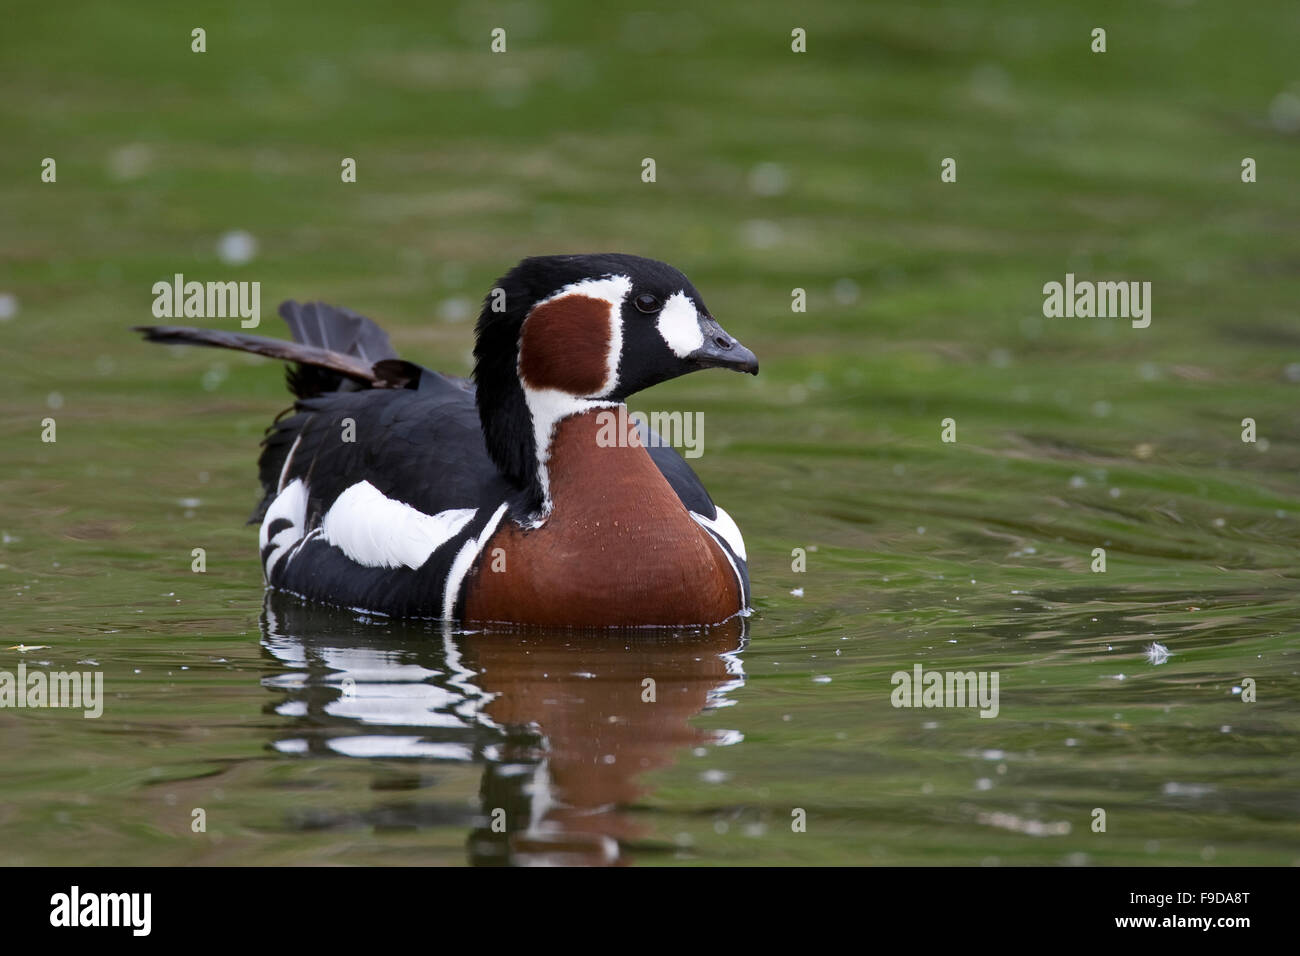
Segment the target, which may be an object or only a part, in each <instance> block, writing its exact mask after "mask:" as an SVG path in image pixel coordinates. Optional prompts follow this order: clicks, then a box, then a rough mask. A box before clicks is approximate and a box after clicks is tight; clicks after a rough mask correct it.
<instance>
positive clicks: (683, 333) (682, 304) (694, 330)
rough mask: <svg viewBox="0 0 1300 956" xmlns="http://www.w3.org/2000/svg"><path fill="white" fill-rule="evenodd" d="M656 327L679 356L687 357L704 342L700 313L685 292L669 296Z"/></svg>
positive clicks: (660, 312)
mask: <svg viewBox="0 0 1300 956" xmlns="http://www.w3.org/2000/svg"><path fill="white" fill-rule="evenodd" d="M655 328H657V329H658V330H659V335H660V336H661V337H662V338H663V340H664V341H665V342H667V343H668V347H669V348H670V349H672V350H673V354H674V355H676V356H677V357H678V358H686V356H688V355H690V354H691V353H692V352H694V351H695V350H696V349H698V348H699V347H700V346H701V345H703V344H704V332H703V330H702V329H701V328H700V314H699V313H698V312H697V311H695V303H693V302H692V301H691V300H690V299H688V298H686V293H684V292H675V293H673V294H672V295H671V296H669V297H668V301H667V302H665V303H664V307H663V308H662V309H661V310H660V311H659V321H658V322H656V323H655Z"/></svg>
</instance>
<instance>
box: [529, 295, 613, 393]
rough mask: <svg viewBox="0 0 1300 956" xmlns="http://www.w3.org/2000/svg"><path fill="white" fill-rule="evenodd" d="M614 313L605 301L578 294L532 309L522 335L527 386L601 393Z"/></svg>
mask: <svg viewBox="0 0 1300 956" xmlns="http://www.w3.org/2000/svg"><path fill="white" fill-rule="evenodd" d="M611 311H612V310H611V309H610V305H609V303H608V302H606V301H605V300H603V299H593V298H592V297H591V296H586V295H579V294H576V293H574V294H570V295H563V296H560V297H559V298H557V299H552V300H551V301H549V302H543V303H542V304H541V305H539V306H537V307H536V308H535V309H533V310H532V312H530V313H528V318H527V319H525V320H524V327H523V332H522V333H521V334H520V338H519V377H520V378H521V379H522V380H523V383H524V385H525V386H527V387H528V388H530V389H535V390H540V389H556V390H558V391H561V392H567V393H568V394H570V395H595V394H598V393H600V392H602V391H603V390H604V388H605V380H606V378H607V377H608V375H609V362H608V357H609V349H610V342H611V339H612V338H613V333H612V329H611V327H610V326H611V323H612V321H613V319H612V316H611Z"/></svg>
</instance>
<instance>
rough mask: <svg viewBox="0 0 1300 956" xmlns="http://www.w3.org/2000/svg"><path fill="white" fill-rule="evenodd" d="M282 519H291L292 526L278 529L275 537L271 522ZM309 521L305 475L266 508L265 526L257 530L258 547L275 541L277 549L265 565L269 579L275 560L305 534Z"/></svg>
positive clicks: (263, 524)
mask: <svg viewBox="0 0 1300 956" xmlns="http://www.w3.org/2000/svg"><path fill="white" fill-rule="evenodd" d="M281 518H285V519H287V520H288V521H289V527H287V528H285V529H283V530H281V531H278V532H276V535H275V537H274V538H271V537H270V536H269V535H270V530H271V525H272V524H274V523H275V522H276V521H278V520H279V519H281ZM306 522H307V486H306V485H305V484H303V481H302V479H301V478H295V479H294V480H293V481H292V482H291V483H290V484H289V485H288V486H287V487H286V488H285V489H284V490H283V491H281V492H280V493H279V494H278V495H276V496H275V500H274V501H272V502H271V506H270V507H269V508H267V509H266V517H264V518H263V519H262V527H261V528H260V529H259V531H258V533H257V547H258V551H259V552H261V551H263V550H265V549H266V546H267V545H268V544H271V543H274V544H275V550H274V551H272V552H271V553H270V555H269V556H268V557H267V559H266V563H265V564H263V566H262V569H263V573H264V574H265V575H266V577H267V578H268V579H269V578H270V577H271V569H272V568H273V567H275V563H276V562H277V561H279V560H280V559H281V558H282V557H284V555H285V553H286V552H287V551H288V550H289V549H290V548H291V547H292V546H293V545H294V544H296V543H297V542H298V539H300V538H301V537H302V533H303V526H304V525H305V524H306Z"/></svg>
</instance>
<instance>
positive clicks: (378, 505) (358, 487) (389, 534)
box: [277, 481, 475, 568]
mask: <svg viewBox="0 0 1300 956" xmlns="http://www.w3.org/2000/svg"><path fill="white" fill-rule="evenodd" d="M277 500H278V499H277ZM474 514H475V509H474V508H454V509H451V510H449V511H440V512H438V513H437V514H436V515H427V514H425V513H424V512H423V511H420V510H418V509H416V508H412V507H411V506H410V505H408V504H406V503H404V502H401V501H394V500H393V499H392V498H388V497H386V496H385V495H384V494H383V493H382V492H380V490H379V489H378V488H376V487H375V486H374V485H372V484H371V483H370V482H368V481H360V482H357V483H356V484H355V485H353V486H352V487H350V488H348V489H347V491H345V492H343V494H341V495H339V496H338V498H336V499H335V500H334V504H332V505H330V510H329V511H328V512H326V514H325V518H324V519H323V520H322V521H321V530H322V531H323V532H324V537H325V540H326V541H328V542H329V543H330V544H332V545H334V546H335V547H337V548H338V549H339V550H340V551H342V552H343V553H344V554H346V555H347V556H348V557H349V558H350V559H352V560H353V561H355V562H356V563H357V564H360V565H364V566H365V567H367V568H399V567H407V568H418V567H420V566H422V565H423V564H424V562H426V561H428V560H429V555H431V554H433V552H434V551H436V550H437V549H438V548H439V547H440V546H441V545H443V544H446V543H447V542H448V541H450V540H451V539H452V538H454V537H455V536H456V535H457V534H459V533H460V532H461V529H463V528H464V527H465V525H467V524H469V523H470V521H471V520H472V519H473V517H474Z"/></svg>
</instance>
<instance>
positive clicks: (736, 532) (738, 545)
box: [691, 505, 749, 561]
mask: <svg viewBox="0 0 1300 956" xmlns="http://www.w3.org/2000/svg"><path fill="white" fill-rule="evenodd" d="M714 507H715V508H717V505H714ZM717 511H718V516H717V517H716V518H714V519H713V520H712V521H710V520H709V519H708V518H706V517H704V515H702V514H697V513H696V512H694V511H692V512H691V517H692V518H694V519H695V520H696V522H698V523H699V524H700V525H702V526H703V527H705V528H708V529H709V530H710V531H712V532H713V533H714V534H716V535H717V536H718V537H719V538H721V539H722V540H724V541H726V542H727V544H729V545H731V550H732V551H734V552H736V554H738V555H740V560H742V561H748V560H749V555H747V554H745V539H744V538H743V537H741V534H740V528H739V527H738V526H737V524H736V522H735V521H734V520H732V517H731V515H729V514H727V513H726V512H725V511H723V510H722V509H721V508H717Z"/></svg>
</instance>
